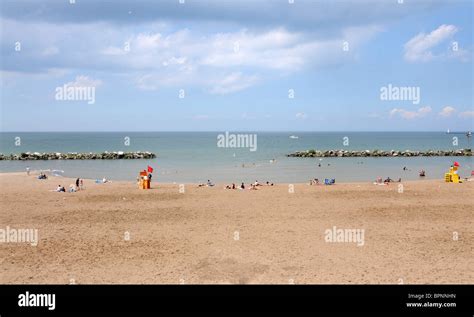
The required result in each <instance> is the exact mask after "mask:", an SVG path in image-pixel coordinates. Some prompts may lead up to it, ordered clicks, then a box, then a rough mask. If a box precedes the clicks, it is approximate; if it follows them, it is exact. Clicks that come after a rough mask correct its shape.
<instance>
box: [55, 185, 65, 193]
mask: <svg viewBox="0 0 474 317" xmlns="http://www.w3.org/2000/svg"><path fill="white" fill-rule="evenodd" d="M56 191H57V192H58V193H61V192H64V193H65V192H66V188H64V186H61V185H58V188H57V189H56Z"/></svg>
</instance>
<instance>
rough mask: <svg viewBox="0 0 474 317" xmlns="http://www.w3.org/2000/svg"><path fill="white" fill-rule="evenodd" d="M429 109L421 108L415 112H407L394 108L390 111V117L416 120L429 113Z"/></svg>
mask: <svg viewBox="0 0 474 317" xmlns="http://www.w3.org/2000/svg"><path fill="white" fill-rule="evenodd" d="M431 110H432V109H431V107H421V108H420V109H418V110H417V111H408V110H405V109H398V108H394V109H392V110H391V111H390V116H391V117H393V116H395V115H399V116H400V117H402V118H404V119H409V120H411V119H416V118H421V117H424V116H426V115H427V114H429V113H430V112H431Z"/></svg>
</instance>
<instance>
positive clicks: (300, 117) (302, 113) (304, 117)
mask: <svg viewBox="0 0 474 317" xmlns="http://www.w3.org/2000/svg"><path fill="white" fill-rule="evenodd" d="M295 117H296V119H300V120H305V119H306V118H308V115H307V114H306V113H304V112H298V113H297V114H296V115H295Z"/></svg>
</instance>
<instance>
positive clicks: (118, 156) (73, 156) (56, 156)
mask: <svg viewBox="0 0 474 317" xmlns="http://www.w3.org/2000/svg"><path fill="white" fill-rule="evenodd" d="M153 158H156V154H154V153H151V152H140V151H138V152H121V151H119V152H107V151H106V152H103V153H75V152H72V153H59V152H58V153H39V152H33V153H31V152H26V153H19V154H7V155H4V154H0V161H4V160H7V161H39V160H139V159H153Z"/></svg>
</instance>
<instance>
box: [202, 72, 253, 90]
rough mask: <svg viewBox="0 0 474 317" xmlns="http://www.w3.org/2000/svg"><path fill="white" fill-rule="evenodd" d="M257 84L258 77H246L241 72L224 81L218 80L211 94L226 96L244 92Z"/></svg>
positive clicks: (227, 77) (230, 75)
mask: <svg viewBox="0 0 474 317" xmlns="http://www.w3.org/2000/svg"><path fill="white" fill-rule="evenodd" d="M257 82H258V77H257V76H255V75H253V76H245V75H243V74H242V73H240V72H236V73H232V74H229V75H227V76H225V77H224V78H222V79H218V80H217V81H216V82H215V84H214V87H212V89H211V90H210V92H211V94H218V95H224V94H228V93H233V92H237V91H240V90H244V89H246V88H248V87H250V86H252V85H254V84H255V83H257Z"/></svg>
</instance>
